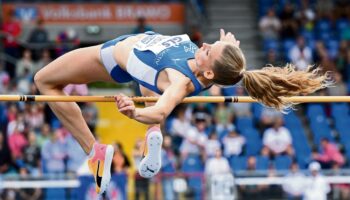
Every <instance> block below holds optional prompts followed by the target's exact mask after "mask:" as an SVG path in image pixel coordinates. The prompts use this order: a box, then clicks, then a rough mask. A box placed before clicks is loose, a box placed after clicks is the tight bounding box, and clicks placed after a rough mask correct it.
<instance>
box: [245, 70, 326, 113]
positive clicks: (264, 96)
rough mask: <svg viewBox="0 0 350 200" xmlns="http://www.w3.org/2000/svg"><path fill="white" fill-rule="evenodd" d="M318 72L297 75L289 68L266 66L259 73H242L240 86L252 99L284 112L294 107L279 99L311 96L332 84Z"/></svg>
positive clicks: (297, 72) (299, 72)
mask: <svg viewBox="0 0 350 200" xmlns="http://www.w3.org/2000/svg"><path fill="white" fill-rule="evenodd" d="M319 71H320V70H318V69H313V70H311V67H309V68H308V69H307V70H304V71H297V70H296V69H295V66H293V65H292V64H287V65H286V66H285V67H283V68H281V67H273V66H272V65H269V66H268V67H264V68H262V69H261V70H254V71H242V75H243V78H242V83H243V85H244V87H245V89H246V90H247V92H248V94H249V95H250V96H251V97H252V98H254V99H256V100H258V101H259V102H261V103H263V104H264V105H266V106H268V107H272V108H276V109H277V110H280V111H285V110H287V109H289V108H292V106H293V105H294V104H293V103H292V102H288V101H286V100H284V99H282V98H281V97H290V96H296V95H306V94H310V93H313V92H315V91H317V90H319V89H322V88H326V87H328V86H330V85H331V84H332V81H331V79H330V75H329V73H328V72H327V73H324V74H320V72H319Z"/></svg>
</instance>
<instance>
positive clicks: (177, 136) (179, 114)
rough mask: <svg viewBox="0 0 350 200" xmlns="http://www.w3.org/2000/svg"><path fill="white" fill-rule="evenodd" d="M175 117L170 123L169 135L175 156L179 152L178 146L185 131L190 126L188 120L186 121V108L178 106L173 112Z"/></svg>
mask: <svg viewBox="0 0 350 200" xmlns="http://www.w3.org/2000/svg"><path fill="white" fill-rule="evenodd" d="M175 113H176V117H175V118H174V120H173V121H172V123H171V127H170V133H171V136H172V137H173V148H174V151H175V153H176V154H178V153H179V152H178V151H179V148H180V145H181V143H182V140H183V138H184V137H185V135H186V132H187V130H189V129H190V128H191V127H192V126H191V123H190V120H188V119H186V115H185V114H186V106H183V105H179V106H178V107H177V109H176V111H175Z"/></svg>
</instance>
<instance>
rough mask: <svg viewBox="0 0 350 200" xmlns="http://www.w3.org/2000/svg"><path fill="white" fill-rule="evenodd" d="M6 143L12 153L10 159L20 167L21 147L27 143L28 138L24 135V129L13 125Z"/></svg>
mask: <svg viewBox="0 0 350 200" xmlns="http://www.w3.org/2000/svg"><path fill="white" fill-rule="evenodd" d="M8 144H9V147H10V150H11V154H12V160H13V161H14V162H15V163H16V165H17V166H18V167H20V168H22V167H23V149H24V147H25V146H27V144H28V140H27V139H26V137H25V136H24V130H21V129H19V126H15V127H14V130H13V132H12V134H11V135H10V136H9V137H8Z"/></svg>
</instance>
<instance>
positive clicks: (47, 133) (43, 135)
mask: <svg viewBox="0 0 350 200" xmlns="http://www.w3.org/2000/svg"><path fill="white" fill-rule="evenodd" d="M51 135H52V133H51V127H50V125H49V124H43V126H42V127H41V129H40V131H39V133H38V136H37V139H36V140H37V142H36V143H37V144H38V145H39V147H40V148H42V147H43V145H44V144H45V143H46V142H48V141H49V140H50V138H51Z"/></svg>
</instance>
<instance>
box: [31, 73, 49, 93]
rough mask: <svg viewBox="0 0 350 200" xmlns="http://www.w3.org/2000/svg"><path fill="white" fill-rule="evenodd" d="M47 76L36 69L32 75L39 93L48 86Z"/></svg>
mask: <svg viewBox="0 0 350 200" xmlns="http://www.w3.org/2000/svg"><path fill="white" fill-rule="evenodd" d="M47 78H48V77H47V76H46V75H45V74H44V73H43V72H42V71H38V72H37V73H36V74H35V75H34V83H35V85H36V87H37V88H38V90H39V91H40V92H41V93H44V92H45V91H46V88H48V84H47V83H46V80H47Z"/></svg>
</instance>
